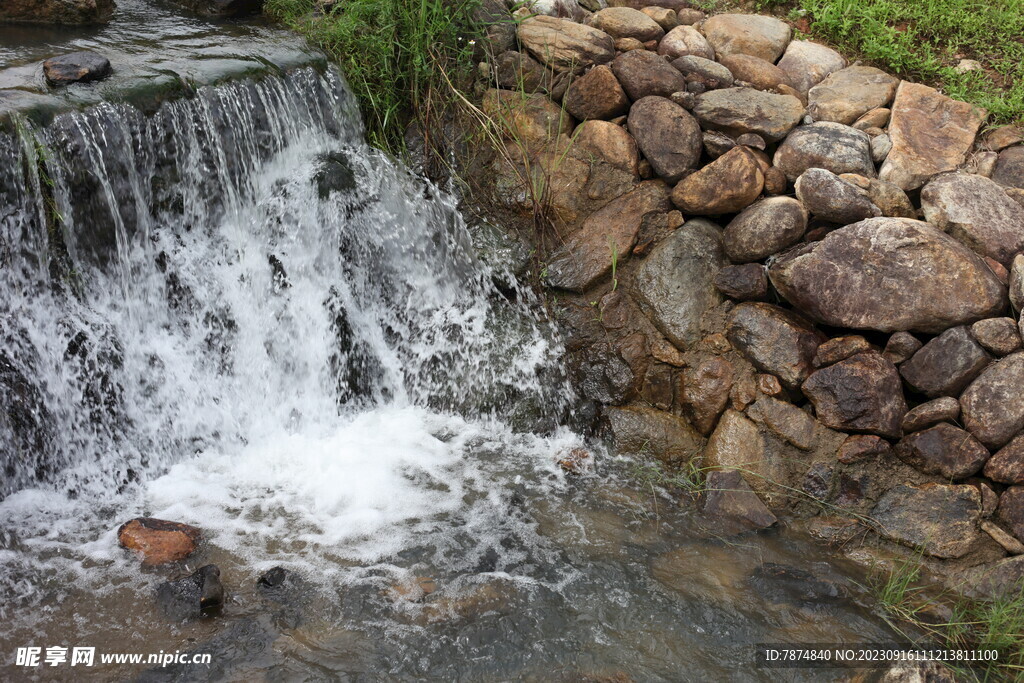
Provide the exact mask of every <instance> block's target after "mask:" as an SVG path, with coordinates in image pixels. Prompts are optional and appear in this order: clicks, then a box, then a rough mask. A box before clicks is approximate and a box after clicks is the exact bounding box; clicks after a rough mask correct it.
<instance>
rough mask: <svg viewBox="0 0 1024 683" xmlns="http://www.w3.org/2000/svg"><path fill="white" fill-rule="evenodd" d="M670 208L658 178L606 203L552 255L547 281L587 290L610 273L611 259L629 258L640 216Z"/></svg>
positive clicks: (565, 287) (562, 286)
mask: <svg viewBox="0 0 1024 683" xmlns="http://www.w3.org/2000/svg"><path fill="white" fill-rule="evenodd" d="M670 208H671V205H670V204H669V202H668V192H667V189H666V188H665V185H664V184H663V183H662V182H661V181H657V180H650V181H647V182H644V183H641V184H640V185H639V186H637V188H636V189H635V190H633V191H632V192H629V193H628V194H624V195H622V196H621V197H619V198H618V199H613V200H612V201H610V202H608V203H607V204H605V205H604V206H603V207H601V208H600V209H598V210H597V211H595V212H594V213H593V214H591V215H590V216H589V217H588V218H587V220H585V221H584V222H583V226H582V227H581V228H580V229H579V230H578V231H576V232H575V233H573V234H572V236H571V237H569V239H568V240H566V241H565V243H564V244H563V245H562V246H561V247H559V248H558V250H556V251H555V253H554V254H552V257H551V261H550V262H549V264H548V269H547V270H548V277H547V281H548V284H549V285H550V286H552V287H557V288H559V289H567V290H570V291H574V292H585V291H586V290H588V289H590V288H591V287H593V286H594V285H595V284H597V283H598V282H599V281H600V280H602V279H603V278H605V277H607V276H608V275H609V274H610V273H611V270H612V263H613V261H618V262H619V263H621V262H622V261H624V260H625V259H627V258H629V254H630V250H632V248H633V245H634V244H635V243H636V238H637V233H639V231H640V224H641V222H642V220H643V217H644V216H645V215H646V214H648V213H651V212H652V211H668V210H669V209H670Z"/></svg>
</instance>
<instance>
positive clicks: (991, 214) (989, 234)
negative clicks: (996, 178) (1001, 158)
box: [921, 173, 1024, 266]
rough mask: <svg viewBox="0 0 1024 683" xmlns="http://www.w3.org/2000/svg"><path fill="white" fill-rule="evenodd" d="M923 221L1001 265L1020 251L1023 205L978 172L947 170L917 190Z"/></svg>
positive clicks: (1023, 244) (1023, 235) (1023, 249)
mask: <svg viewBox="0 0 1024 683" xmlns="http://www.w3.org/2000/svg"><path fill="white" fill-rule="evenodd" d="M921 208H922V209H923V210H924V216H925V220H927V221H928V222H929V223H931V224H933V225H935V226H936V227H938V228H939V229H940V230H944V231H946V232H948V233H949V234H950V235H952V236H953V237H955V238H957V239H958V240H960V241H961V242H963V243H964V244H966V245H967V246H969V247H970V248H971V249H974V251H976V252H978V253H979V254H981V255H982V256H989V257H991V258H993V259H995V260H996V261H998V262H999V263H1001V264H1003V265H1004V266H1009V265H1010V263H1011V262H1012V261H1013V257H1014V256H1016V255H1017V254H1019V253H1021V252H1024V206H1021V205H1020V204H1018V203H1017V202H1015V201H1013V200H1012V199H1010V198H1009V197H1008V196H1007V195H1006V192H1004V191H1003V188H1002V187H1000V186H999V185H997V184H996V183H994V182H993V181H991V180H989V179H988V178H984V177H982V176H980V175H972V174H968V173H950V174H946V175H941V176H938V177H937V178H934V179H932V180H931V181H930V182H929V183H928V184H927V185H925V186H924V189H922V190H921Z"/></svg>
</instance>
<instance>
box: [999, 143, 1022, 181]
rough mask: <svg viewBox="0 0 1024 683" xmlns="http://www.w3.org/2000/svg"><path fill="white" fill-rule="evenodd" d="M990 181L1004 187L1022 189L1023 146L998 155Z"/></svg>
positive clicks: (1006, 150) (1005, 150) (1011, 148)
mask: <svg viewBox="0 0 1024 683" xmlns="http://www.w3.org/2000/svg"><path fill="white" fill-rule="evenodd" d="M992 180H994V181H995V182H997V183H999V184H1000V185H1002V186H1004V187H1010V188H1017V189H1024V145H1018V146H1016V147H1010V148H1008V149H1004V150H1003V151H1002V152H1000V153H999V156H998V157H996V165H995V168H993V169H992Z"/></svg>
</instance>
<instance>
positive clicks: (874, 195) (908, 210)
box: [839, 173, 917, 219]
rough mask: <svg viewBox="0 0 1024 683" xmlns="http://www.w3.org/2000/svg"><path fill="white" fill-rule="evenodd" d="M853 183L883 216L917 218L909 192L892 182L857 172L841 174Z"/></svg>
mask: <svg viewBox="0 0 1024 683" xmlns="http://www.w3.org/2000/svg"><path fill="white" fill-rule="evenodd" d="M839 179H840V180H845V181H846V182H848V183H850V184H851V185H855V186H857V187H859V188H860V189H861V190H862V191H863V193H864V195H865V196H866V197H867V198H868V200H869V201H870V202H871V203H872V204H874V205H875V206H877V207H878V209H879V210H880V211H881V212H882V215H883V216H890V217H893V218H915V219H916V218H917V209H915V208H914V205H913V203H912V202H911V201H910V197H908V196H907V193H906V192H904V191H903V190H901V189H900V188H898V187H896V186H895V185H893V184H892V183H886V182H882V181H881V180H878V179H877V178H866V177H864V176H862V175H857V174H855V173H844V174H842V175H841V176H839Z"/></svg>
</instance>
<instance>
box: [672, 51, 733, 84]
mask: <svg viewBox="0 0 1024 683" xmlns="http://www.w3.org/2000/svg"><path fill="white" fill-rule="evenodd" d="M672 66H673V67H674V68H676V69H678V70H679V73H681V74H683V78H685V79H686V82H687V83H688V84H689V83H699V84H700V85H702V86H704V88H705V89H706V90H717V89H719V88H731V87H732V82H733V76H732V72H731V71H729V70H728V69H727V68H725V67H724V66H722V65H721V64H719V63H718V62H715V61H712V60H710V59H705V58H704V57H697V56H695V55H687V56H684V57H679V58H677V59H674V60H672Z"/></svg>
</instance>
